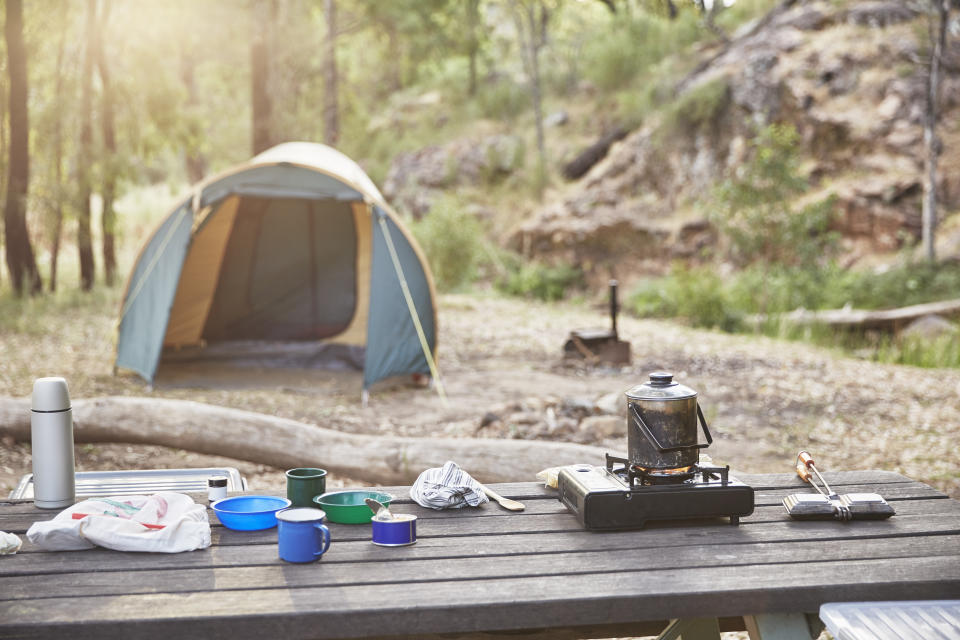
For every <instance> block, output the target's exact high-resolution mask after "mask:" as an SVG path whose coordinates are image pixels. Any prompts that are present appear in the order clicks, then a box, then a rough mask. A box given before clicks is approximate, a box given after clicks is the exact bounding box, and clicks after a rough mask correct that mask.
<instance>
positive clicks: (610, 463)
mask: <svg viewBox="0 0 960 640" xmlns="http://www.w3.org/2000/svg"><path fill="white" fill-rule="evenodd" d="M606 459H607V460H606V466H607V471H609V472H610V473H612V474H614V475H616V476H619V477H620V478H621V479H623V480H624V481H625V482H626V483H627V485H628V486H630V487H638V486H650V485H664V484H666V485H679V484H714V483H715V482H716V481H719V484H720V485H721V486H725V485H727V484H728V482H729V478H730V467H729V466H727V467H708V466H705V465H701V464H699V463H697V464H694V465H691V466H689V467H681V468H679V469H644V468H643V467H638V466H637V465H635V464H632V463H631V462H630V461H629V460H627V459H626V458H618V457H617V456H612V455H610V454H609V453H608V454H606ZM618 464H619V465H620V466H619V467H616V465H618Z"/></svg>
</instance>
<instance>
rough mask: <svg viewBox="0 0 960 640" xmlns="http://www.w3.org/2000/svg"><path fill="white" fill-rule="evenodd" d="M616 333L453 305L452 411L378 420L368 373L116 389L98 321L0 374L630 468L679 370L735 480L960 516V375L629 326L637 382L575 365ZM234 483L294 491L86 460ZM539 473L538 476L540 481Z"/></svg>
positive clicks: (3, 450)
mask: <svg viewBox="0 0 960 640" xmlns="http://www.w3.org/2000/svg"><path fill="white" fill-rule="evenodd" d="M68 320H69V319H67V318H64V319H63V322H67V321H68ZM607 322H608V320H607V318H606V317H605V315H604V311H603V310H602V309H601V308H600V307H597V308H591V307H590V306H588V305H585V304H580V305H576V304H554V305H546V304H539V303H532V302H529V301H523V300H518V299H508V298H501V297H497V296H488V295H484V294H473V295H448V296H444V297H443V298H442V299H441V304H440V309H439V345H440V347H439V365H440V369H441V373H442V383H443V387H444V390H445V392H446V395H447V402H446V404H445V403H444V402H443V401H442V400H441V399H440V397H439V394H438V393H436V390H431V389H427V388H416V387H414V386H413V385H410V384H406V383H400V384H397V383H394V384H391V385H384V386H382V387H380V388H375V389H374V390H373V392H372V393H371V396H370V401H369V405H368V406H367V407H363V406H362V405H361V402H360V387H361V381H360V376H359V374H357V373H350V372H322V371H306V370H276V369H268V368H263V367H253V368H245V369H243V370H238V369H235V368H230V367H227V366H224V365H214V366H211V365H207V366H199V365H193V366H185V365H177V367H166V368H164V369H162V370H161V375H160V376H159V378H158V380H157V384H156V387H155V389H154V390H153V391H150V390H148V389H147V388H146V387H145V385H144V384H143V383H142V381H140V380H139V379H138V378H136V377H134V376H132V375H120V376H114V375H112V348H111V345H110V344H109V342H108V340H109V334H108V332H106V331H105V330H100V329H99V328H98V327H97V326H96V322H95V321H94V322H93V324H94V326H93V327H90V328H89V329H88V331H87V333H86V334H85V336H84V337H83V338H82V339H77V338H72V339H71V338H69V332H63V333H61V334H57V333H56V331H54V330H52V329H51V328H50V327H48V328H47V330H45V331H43V332H38V333H37V334H36V335H34V336H32V337H31V336H27V337H26V338H23V339H25V340H26V339H32V342H30V343H29V348H27V347H24V348H12V349H10V354H11V358H10V359H8V361H7V363H6V366H4V367H3V368H5V369H7V373H8V374H10V373H11V372H21V373H19V375H17V376H16V379H13V377H14V376H11V375H6V376H4V375H2V373H0V376H2V377H0V393H3V394H6V395H12V396H24V395H27V394H29V392H30V385H31V383H32V377H33V376H40V375H54V374H55V372H53V371H49V370H42V371H41V370H33V369H31V368H30V358H32V357H35V356H36V353H45V354H48V357H49V354H51V353H58V352H59V353H61V354H62V357H63V360H64V362H65V365H64V366H63V367H61V368H62V369H63V370H64V372H63V373H58V375H64V376H66V377H67V378H68V381H69V382H70V386H71V394H72V396H73V397H75V398H76V397H92V396H96V395H110V394H116V395H149V394H151V393H152V394H154V395H156V396H162V397H172V398H182V399H191V400H198V401H202V402H208V403H211V404H217V405H224V406H230V407H236V408H242V409H248V410H251V411H259V412H263V413H268V414H273V415H278V416H283V417H288V418H292V419H295V420H300V421H303V422H307V423H313V424H318V425H321V426H324V427H329V428H335V429H341V430H348V431H353V432H360V433H370V434H377V433H392V434H401V435H412V436H422V437H427V438H429V437H454V438H456V437H465V436H475V435H476V436H479V437H508V438H510V437H512V438H544V439H557V440H572V441H576V442H584V443H590V444H599V445H601V446H604V447H606V448H608V449H609V450H610V451H611V452H614V453H617V452H619V453H625V451H626V439H625V436H624V435H623V425H625V421H624V420H621V419H619V418H618V417H614V416H615V415H616V412H617V411H623V408H622V405H621V406H620V407H617V406H616V405H615V402H614V401H615V400H616V399H617V398H618V397H620V396H621V394H622V392H623V391H624V390H625V389H627V388H629V387H631V386H633V385H635V384H638V383H640V382H643V381H645V380H646V379H647V376H648V374H649V373H650V372H651V371H657V370H666V371H671V372H673V373H674V374H675V376H676V379H678V380H679V381H681V382H683V383H685V384H687V385H688V386H690V387H692V388H694V389H696V390H697V391H699V394H700V403H701V406H702V408H703V409H704V412H705V415H706V418H707V420H708V422H709V424H710V428H711V431H712V432H713V435H714V438H715V440H714V443H713V445H712V446H711V447H710V448H709V449H708V450H707V452H708V453H709V455H710V456H711V457H712V459H713V461H714V462H715V463H720V464H729V465H731V467H732V468H733V470H734V472H736V471H741V472H750V473H764V472H789V471H790V470H791V469H792V468H793V461H794V459H795V457H796V454H797V451H798V450H799V449H802V448H805V449H808V450H810V451H811V452H812V453H813V454H814V456H815V457H816V458H817V460H818V463H819V465H820V467H821V469H826V470H841V469H886V470H891V471H897V472H900V473H903V474H905V475H908V476H910V477H912V478H915V479H918V480H921V481H923V482H927V483H929V484H931V485H933V486H934V487H936V488H938V489H939V490H941V491H944V492H945V493H947V494H949V495H951V496H952V497H954V498H960V456H958V454H957V448H956V442H957V439H958V436H960V371H956V370H930V369H918V368H914V367H904V366H897V365H886V364H876V363H872V362H867V361H863V360H857V359H853V358H849V357H842V356H840V355H839V354H837V353H835V352H832V351H828V350H824V349H820V348H815V347H811V346H807V345H804V344H800V343H795V342H784V341H778V340H772V339H768V338H763V337H756V336H742V335H727V334H723V333H718V332H708V331H698V330H693V329H689V328H685V327H682V326H679V325H676V324H672V323H665V322H656V321H646V320H637V319H633V318H628V317H621V318H620V321H619V329H620V334H621V338H622V339H624V340H627V341H629V342H630V343H631V345H632V363H631V365H630V366H627V367H622V368H610V367H601V366H587V365H584V364H583V363H580V364H574V365H571V364H569V363H565V362H564V361H563V360H562V358H561V347H562V344H563V342H564V340H565V339H566V337H567V335H568V333H569V331H570V330H571V329H573V328H584V327H596V326H600V327H602V326H604V325H605V324H606V323H607ZM104 326H105V327H106V326H107V325H106V324H105V325H104ZM104 334H105V335H104ZM64 336H67V337H64ZM19 339H21V337H19V336H13V337H11V341H12V342H15V341H17V340H19ZM65 340H66V341H67V343H66V344H65V343H64V341H65ZM5 341H6V338H5ZM13 346H14V347H16V346H17V345H15V344H14V345H13ZM31 350H33V351H31ZM58 350H59V351H58ZM17 358H21V359H23V361H22V362H16V359H17ZM27 373H29V374H30V375H29V376H26V377H25V374H27ZM24 377H25V379H20V378H24ZM611 403H613V404H611ZM610 412H614V415H613V416H609V417H606V418H605V419H600V420H598V419H597V417H596V416H597V415H600V416H601V417H602V416H603V414H604V413H610ZM598 462H599V461H598ZM224 465H225V466H235V467H237V468H238V469H239V470H240V471H241V473H242V474H243V475H244V476H245V477H246V478H247V480H248V483H249V485H250V487H251V488H252V489H254V490H257V491H263V492H281V491H282V490H283V482H284V479H283V473H282V470H279V469H274V468H270V467H266V466H263V465H259V464H256V463H255V462H249V461H237V460H231V459H224V458H212V457H210V456H201V455H198V454H194V453H190V452H186V451H179V450H174V449H166V448H163V447H145V446H130V445H126V444H115V445H100V444H98V445H78V447H77V467H78V469H81V470H84V469H89V470H93V469H117V468H163V467H194V466H224ZM537 471H539V469H530V477H531V479H533V476H534V474H535V473H536V472H537ZM29 472H30V456H29V446H28V444H27V443H16V442H12V441H11V440H10V439H9V438H8V439H6V440H5V441H3V442H0V493H3V494H4V495H6V493H7V492H9V491H11V490H12V489H13V488H14V487H15V486H16V484H17V482H18V480H19V479H20V477H21V476H22V475H24V474H26V473H29ZM331 482H332V483H333V484H332V486H339V485H344V484H345V485H352V484H365V481H364V479H363V478H331Z"/></svg>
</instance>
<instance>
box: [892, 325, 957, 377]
mask: <svg viewBox="0 0 960 640" xmlns="http://www.w3.org/2000/svg"><path fill="white" fill-rule="evenodd" d="M873 359H874V360H877V361H878V362H890V363H894V364H909V365H913V366H915V367H928V368H938V367H954V368H957V367H960V332H956V331H955V332H954V333H952V334H947V335H942V336H939V337H936V338H921V337H917V336H908V337H906V338H903V339H900V340H891V339H887V340H884V341H882V343H881V344H880V346H879V347H878V348H877V349H876V351H875V353H874V356H873Z"/></svg>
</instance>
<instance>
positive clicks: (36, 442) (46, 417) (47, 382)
mask: <svg viewBox="0 0 960 640" xmlns="http://www.w3.org/2000/svg"><path fill="white" fill-rule="evenodd" d="M31 407H32V411H31V412H30V437H31V450H32V454H33V503H34V504H35V505H36V506H38V507H40V508H41V509H61V508H63V507H69V506H70V505H72V504H73V503H74V502H75V500H76V495H75V493H76V484H75V478H74V468H73V411H72V410H71V408H70V392H69V391H68V390H67V381H66V380H64V379H63V378H38V379H37V381H36V382H34V383H33V402H32V405H31Z"/></svg>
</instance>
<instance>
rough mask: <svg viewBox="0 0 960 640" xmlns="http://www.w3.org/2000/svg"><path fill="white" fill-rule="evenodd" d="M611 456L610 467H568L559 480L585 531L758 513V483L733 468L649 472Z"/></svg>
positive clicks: (565, 500) (565, 499) (566, 502)
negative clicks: (741, 477)
mask: <svg viewBox="0 0 960 640" xmlns="http://www.w3.org/2000/svg"><path fill="white" fill-rule="evenodd" d="M606 458H607V460H606V466H605V467H594V466H592V465H588V464H580V465H573V466H569V467H564V468H563V469H561V470H560V474H559V476H558V478H557V488H558V490H559V494H560V495H559V498H560V501H561V502H562V503H563V504H564V505H566V507H567V509H569V510H570V511H571V512H572V513H573V514H574V515H575V516H576V517H577V520H579V521H580V524H581V525H583V527H584V528H585V529H590V530H609V529H640V528H642V527H643V526H644V525H645V524H646V522H647V521H648V520H679V519H688V518H715V517H727V518H730V524H732V525H737V524H739V522H740V517H741V516H748V515H750V514H751V513H753V487H749V486H747V485H745V484H743V483H742V482H740V481H738V480H737V479H735V478H731V477H730V467H709V466H704V465H701V464H695V465H693V466H691V467H687V468H684V469H679V470H676V469H671V470H666V471H664V470H649V469H640V468H637V467H635V466H633V465H631V464H630V461H629V460H627V459H625V458H617V457H614V456H611V455H610V454H607V456H606ZM617 465H619V466H617Z"/></svg>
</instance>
